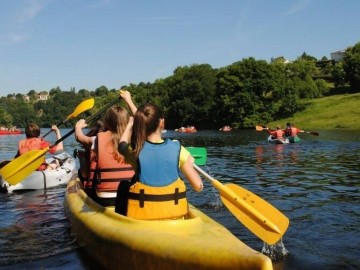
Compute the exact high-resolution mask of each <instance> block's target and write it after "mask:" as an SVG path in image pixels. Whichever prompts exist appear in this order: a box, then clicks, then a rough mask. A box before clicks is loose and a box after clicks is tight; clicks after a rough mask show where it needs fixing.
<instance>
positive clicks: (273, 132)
mask: <svg viewBox="0 0 360 270" xmlns="http://www.w3.org/2000/svg"><path fill="white" fill-rule="evenodd" d="M267 131H268V132H269V133H270V134H271V135H272V136H274V138H275V139H279V140H284V136H285V132H284V130H282V129H281V126H280V125H277V126H276V130H270V129H268V128H267Z"/></svg>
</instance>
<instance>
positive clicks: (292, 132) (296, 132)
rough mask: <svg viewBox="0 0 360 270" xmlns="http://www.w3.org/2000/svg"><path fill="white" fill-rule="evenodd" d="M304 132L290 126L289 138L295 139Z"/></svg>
mask: <svg viewBox="0 0 360 270" xmlns="http://www.w3.org/2000/svg"><path fill="white" fill-rule="evenodd" d="M302 132H304V130H301V129H299V128H297V127H295V126H294V124H291V134H290V136H292V137H296V136H297V135H298V134H299V133H302Z"/></svg>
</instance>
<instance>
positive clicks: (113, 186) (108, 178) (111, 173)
mask: <svg viewBox="0 0 360 270" xmlns="http://www.w3.org/2000/svg"><path fill="white" fill-rule="evenodd" d="M120 96H121V97H122V98H123V99H124V100H125V101H126V103H127V104H128V106H129V107H130V109H131V110H132V111H135V110H136V106H135V105H134V103H133V102H132V100H131V95H130V93H129V92H128V91H121V93H120ZM128 120H129V114H128V112H127V111H126V110H125V109H124V108H122V107H120V106H118V105H114V106H112V107H111V108H110V109H108V110H107V112H106V113H105V115H104V117H103V121H102V122H103V125H104V127H103V130H101V131H100V132H99V133H97V134H96V135H95V136H87V135H84V134H83V132H82V129H83V128H85V127H87V124H86V123H85V120H84V119H80V120H79V121H78V122H77V123H76V125H75V138H76V140H77V141H78V142H80V143H81V144H83V145H84V146H85V147H88V148H91V153H90V168H89V170H88V179H85V181H84V187H85V190H86V191H87V192H88V194H89V195H90V196H91V197H92V198H93V199H94V200H95V201H97V202H98V203H99V204H101V205H103V206H109V205H114V204H115V198H116V191H117V187H118V185H119V183H120V182H121V181H123V180H125V181H130V180H131V178H132V176H133V175H134V170H133V169H132V167H131V166H130V165H129V164H126V163H125V160H124V157H123V156H122V155H121V154H120V153H119V152H118V143H119V141H120V137H121V135H122V133H123V131H124V130H125V127H126V125H127V122H128ZM85 170H86V169H85Z"/></svg>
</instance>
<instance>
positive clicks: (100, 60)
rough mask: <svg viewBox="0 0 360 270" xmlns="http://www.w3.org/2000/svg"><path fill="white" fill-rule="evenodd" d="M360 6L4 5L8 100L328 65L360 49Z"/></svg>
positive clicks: (109, 1)
mask: <svg viewBox="0 0 360 270" xmlns="http://www.w3.org/2000/svg"><path fill="white" fill-rule="evenodd" d="M359 14H360V1H358V0H346V1H338V0H273V1H269V0H125V1H122V0H0V96H7V95H8V94H13V93H15V94H18V93H21V94H27V93H28V92H29V91H30V90H35V91H37V92H40V91H50V90H51V89H52V88H56V87H60V89H61V90H62V91H70V90H71V89H72V88H75V90H76V91H78V90H80V89H87V90H90V91H93V90H95V89H96V88H98V87H100V86H103V85H104V86H106V87H107V88H109V89H113V88H115V89H119V88H120V87H121V86H124V85H129V84H130V83H131V84H136V85H137V84H139V83H140V82H145V83H147V82H150V83H153V82H155V80H157V79H161V78H166V77H169V76H171V75H172V74H173V72H174V70H175V69H176V67H178V66H190V65H193V64H210V65H211V66H212V67H213V68H220V67H225V66H228V65H230V64H232V63H234V62H238V61H241V60H242V59H244V58H248V57H254V58H255V59H257V60H266V61H270V60H271V58H272V57H279V56H283V57H285V58H286V59H288V60H290V61H291V60H295V59H296V58H297V57H299V56H301V54H303V53H304V52H305V53H306V54H308V55H311V56H314V57H316V58H317V59H321V58H322V57H323V56H326V57H327V58H330V53H331V52H335V51H339V50H344V49H346V48H348V47H351V46H354V45H355V44H356V43H358V42H360V15H359Z"/></svg>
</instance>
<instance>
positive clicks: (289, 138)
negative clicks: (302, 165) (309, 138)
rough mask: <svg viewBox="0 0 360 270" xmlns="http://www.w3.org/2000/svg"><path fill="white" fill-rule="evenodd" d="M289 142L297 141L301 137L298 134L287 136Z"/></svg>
mask: <svg viewBox="0 0 360 270" xmlns="http://www.w3.org/2000/svg"><path fill="white" fill-rule="evenodd" d="M287 139H288V140H289V142H290V143H299V142H300V141H301V139H300V138H299V137H298V136H289V137H287Z"/></svg>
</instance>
